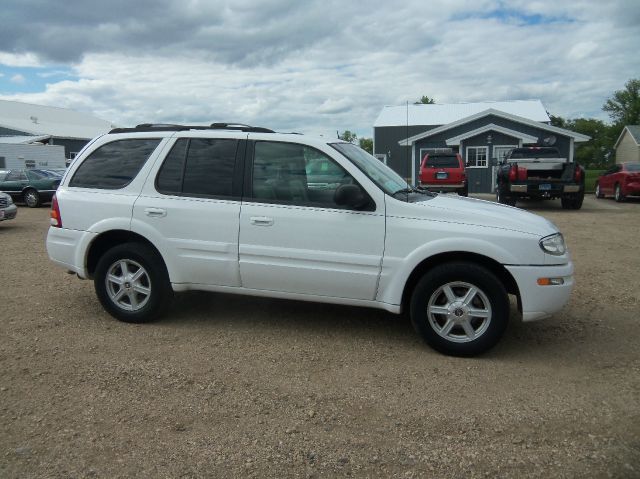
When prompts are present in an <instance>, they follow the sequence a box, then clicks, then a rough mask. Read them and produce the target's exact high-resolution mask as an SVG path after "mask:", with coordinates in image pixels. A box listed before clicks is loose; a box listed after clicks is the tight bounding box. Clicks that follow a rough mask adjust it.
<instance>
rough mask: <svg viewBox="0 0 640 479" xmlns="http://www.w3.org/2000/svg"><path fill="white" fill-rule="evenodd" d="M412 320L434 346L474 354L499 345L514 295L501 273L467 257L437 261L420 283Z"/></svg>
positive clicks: (415, 293)
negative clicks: (449, 260) (466, 259)
mask: <svg viewBox="0 0 640 479" xmlns="http://www.w3.org/2000/svg"><path fill="white" fill-rule="evenodd" d="M410 315H411V322H412V323H413V326H414V328H415V329H416V331H418V333H419V334H420V335H421V336H422V337H423V338H424V340H425V341H426V342H427V343H428V344H429V345H430V346H431V347H433V348H434V349H436V350H438V351H440V352H442V353H445V354H451V355H454V356H473V355H476V354H480V353H482V352H484V351H487V350H488V349H490V348H492V347H493V346H495V344H496V343H497V342H498V340H499V339H500V337H501V336H502V334H503V333H504V330H505V328H506V326H507V321H508V318H509V299H508V296H507V292H506V290H505V288H504V286H503V285H502V283H501V282H500V280H498V278H496V276H495V275H494V274H493V273H492V272H491V271H489V270H487V269H486V268H484V267H482V266H479V265H476V264H473V263H465V262H456V263H446V264H442V265H439V266H436V267H435V268H433V269H432V270H430V271H429V272H428V273H427V274H425V275H424V276H423V277H422V279H421V280H420V281H419V282H418V284H417V285H416V287H415V289H414V291H413V295H412V297H411V312H410Z"/></svg>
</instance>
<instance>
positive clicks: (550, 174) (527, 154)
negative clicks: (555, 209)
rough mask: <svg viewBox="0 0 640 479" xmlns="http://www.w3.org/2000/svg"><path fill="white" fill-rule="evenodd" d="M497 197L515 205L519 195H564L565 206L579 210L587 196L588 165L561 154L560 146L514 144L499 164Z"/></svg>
mask: <svg viewBox="0 0 640 479" xmlns="http://www.w3.org/2000/svg"><path fill="white" fill-rule="evenodd" d="M496 184H497V189H496V198H497V200H498V202H499V203H502V204H505V205H511V206H515V204H516V201H517V200H518V199H525V198H528V199H535V200H547V199H548V200H552V199H556V198H560V201H561V202H562V207H563V208H564V209H568V210H579V209H580V208H581V207H582V201H583V199H584V168H582V166H580V165H579V164H577V163H574V162H571V161H569V160H568V159H567V158H563V157H561V156H560V153H559V152H558V149H557V148H552V147H530V148H514V149H513V150H511V151H510V152H509V153H507V155H506V156H505V159H504V161H503V162H502V163H500V164H499V165H498V177H497V181H496Z"/></svg>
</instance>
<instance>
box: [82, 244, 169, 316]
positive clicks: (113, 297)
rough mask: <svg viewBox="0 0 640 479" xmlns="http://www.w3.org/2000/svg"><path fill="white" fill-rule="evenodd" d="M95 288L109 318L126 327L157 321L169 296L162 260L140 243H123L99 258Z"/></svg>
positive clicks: (167, 277)
mask: <svg viewBox="0 0 640 479" xmlns="http://www.w3.org/2000/svg"><path fill="white" fill-rule="evenodd" d="M94 286H95V290H96V294H97V296H98V299H99V300H100V302H101V303H102V305H103V306H104V308H105V309H106V310H107V311H108V312H109V314H111V315H112V316H114V317H115V318H117V319H119V320H120V321H125V322H127V323H144V322H146V321H151V320H153V319H156V318H157V317H158V316H159V315H160V313H161V312H162V311H163V310H164V309H165V306H166V305H167V304H168V302H169V301H170V299H171V296H172V289H171V284H170V282H169V275H168V274H167V270H166V268H165V265H164V263H163V261H162V258H160V256H159V255H158V253H156V252H155V251H154V250H153V249H151V248H150V247H148V246H146V245H144V244H141V243H124V244H121V245H118V246H115V247H113V248H111V249H110V250H108V251H107V252H106V253H105V254H104V255H102V257H101V258H100V260H99V261H98V265H97V266H96V271H95V277H94Z"/></svg>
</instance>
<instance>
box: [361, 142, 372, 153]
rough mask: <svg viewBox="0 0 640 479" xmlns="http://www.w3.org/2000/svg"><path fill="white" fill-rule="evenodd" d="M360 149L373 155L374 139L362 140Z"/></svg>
mask: <svg viewBox="0 0 640 479" xmlns="http://www.w3.org/2000/svg"><path fill="white" fill-rule="evenodd" d="M360 148H362V149H363V150H364V151H366V152H368V153H369V154H370V155H373V139H372V138H360Z"/></svg>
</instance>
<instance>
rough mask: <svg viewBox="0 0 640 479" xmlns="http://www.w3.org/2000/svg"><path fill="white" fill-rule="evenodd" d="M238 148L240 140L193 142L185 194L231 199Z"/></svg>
mask: <svg viewBox="0 0 640 479" xmlns="http://www.w3.org/2000/svg"><path fill="white" fill-rule="evenodd" d="M237 144H238V142H237V140H210V139H200V138H198V139H193V140H191V141H190V142H189V152H188V153H187V166H186V168H185V172H184V182H183V187H182V190H183V193H184V194H186V195H190V194H194V195H206V196H231V195H232V186H233V169H234V167H235V163H236V146H237Z"/></svg>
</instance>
